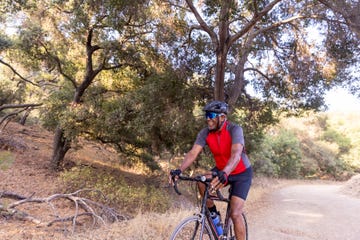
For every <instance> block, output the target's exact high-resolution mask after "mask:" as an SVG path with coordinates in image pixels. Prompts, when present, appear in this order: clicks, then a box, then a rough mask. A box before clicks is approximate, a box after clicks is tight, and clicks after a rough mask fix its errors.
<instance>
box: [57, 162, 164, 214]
mask: <svg viewBox="0 0 360 240" xmlns="http://www.w3.org/2000/svg"><path fill="white" fill-rule="evenodd" d="M60 177H61V178H62V180H63V181H64V182H65V185H66V186H67V187H68V189H66V191H75V190H78V189H84V188H90V189H95V190H99V191H101V192H102V193H103V194H104V195H105V196H106V198H107V203H108V204H112V205H115V206H117V207H119V208H121V209H125V210H126V211H127V212H129V213H132V214H135V213H138V212H140V211H141V212H148V211H155V212H164V211H166V210H167V209H168V207H169V206H170V198H169V196H168V195H167V194H164V192H163V190H162V189H161V188H158V187H157V186H156V185H155V184H152V183H151V182H148V181H146V184H145V183H144V184H139V183H138V181H136V179H135V178H134V179H132V180H126V179H125V177H124V176H122V175H119V173H118V172H117V173H115V172H114V171H113V172H108V171H105V170H99V169H95V168H92V167H81V166H76V167H73V168H72V169H70V170H68V171H65V172H63V173H61V176H60ZM152 182H153V181H152ZM92 197H95V196H92Z"/></svg>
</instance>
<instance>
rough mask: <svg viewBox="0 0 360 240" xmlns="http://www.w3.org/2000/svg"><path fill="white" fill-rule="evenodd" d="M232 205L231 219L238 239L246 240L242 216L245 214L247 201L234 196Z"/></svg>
mask: <svg viewBox="0 0 360 240" xmlns="http://www.w3.org/2000/svg"><path fill="white" fill-rule="evenodd" d="M230 204H231V205H230V206H231V208H230V217H231V219H232V221H233V223H234V228H235V236H236V239H237V240H245V223H244V219H243V217H242V215H241V214H242V212H243V208H244V204H245V200H244V199H242V198H239V197H237V196H232V197H231V201H230Z"/></svg>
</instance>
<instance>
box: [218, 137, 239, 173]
mask: <svg viewBox="0 0 360 240" xmlns="http://www.w3.org/2000/svg"><path fill="white" fill-rule="evenodd" d="M242 150H243V145H242V144H241V143H235V144H232V145H231V156H230V159H229V161H228V163H227V165H226V166H225V167H224V169H223V171H224V172H225V173H226V174H227V175H228V176H229V175H230V173H231V172H232V171H233V170H234V169H235V168H236V166H237V165H238V163H239V161H240V159H241V153H242Z"/></svg>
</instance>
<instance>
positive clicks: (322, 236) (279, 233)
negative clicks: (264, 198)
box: [248, 184, 360, 240]
mask: <svg viewBox="0 0 360 240" xmlns="http://www.w3.org/2000/svg"><path fill="white" fill-rule="evenodd" d="M340 188H341V185H332V184H302V185H295V186H288V187H285V188H282V189H279V190H277V191H275V192H274V193H273V194H271V195H270V197H269V199H268V202H266V203H265V205H266V207H264V208H263V209H261V210H260V211H259V212H258V213H256V215H255V216H251V215H250V214H249V215H248V218H249V219H248V221H249V225H250V230H249V231H250V233H249V234H250V235H249V238H250V239H251V240H266V239H276V240H300V239H301V240H310V239H316V240H330V239H331V240H340V239H341V240H358V239H360V225H359V223H360V199H359V198H354V197H350V196H347V195H344V194H342V193H341V192H340Z"/></svg>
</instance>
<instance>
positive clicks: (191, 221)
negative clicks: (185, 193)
mask: <svg viewBox="0 0 360 240" xmlns="http://www.w3.org/2000/svg"><path fill="white" fill-rule="evenodd" d="M171 176H172V180H173V182H174V189H175V192H176V193H177V194H179V195H180V194H181V193H180V192H179V190H178V187H177V180H176V178H175V175H173V174H171ZM214 177H216V174H215V173H213V176H212V178H207V177H206V176H204V175H198V176H195V177H189V176H184V175H180V176H178V179H180V180H184V181H193V182H202V183H204V184H205V186H206V187H205V193H204V196H203V198H202V201H201V207H200V212H198V213H195V214H194V215H193V216H190V217H187V218H185V219H184V220H183V221H182V222H181V223H180V224H179V225H178V226H177V227H176V228H175V230H174V231H173V233H172V235H171V237H170V240H180V239H181V240H185V239H186V240H189V239H191V240H195V239H199V240H208V239H209V240H235V239H236V238H235V233H234V226H233V223H232V221H231V218H230V199H229V198H225V197H224V196H223V195H222V194H221V192H220V191H219V190H218V191H216V195H212V194H210V182H211V181H212V179H213V178H214ZM229 191H230V189H229ZM207 199H212V200H214V201H220V202H226V203H227V207H226V215H225V218H224V224H223V234H222V235H220V236H219V235H218V233H217V231H216V226H215V225H214V223H213V221H212V219H211V216H210V211H209V209H208V208H207V207H206V200H207ZM242 217H243V220H244V221H243V222H244V225H245V226H244V227H245V240H248V225H247V220H246V216H245V214H244V213H242Z"/></svg>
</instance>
